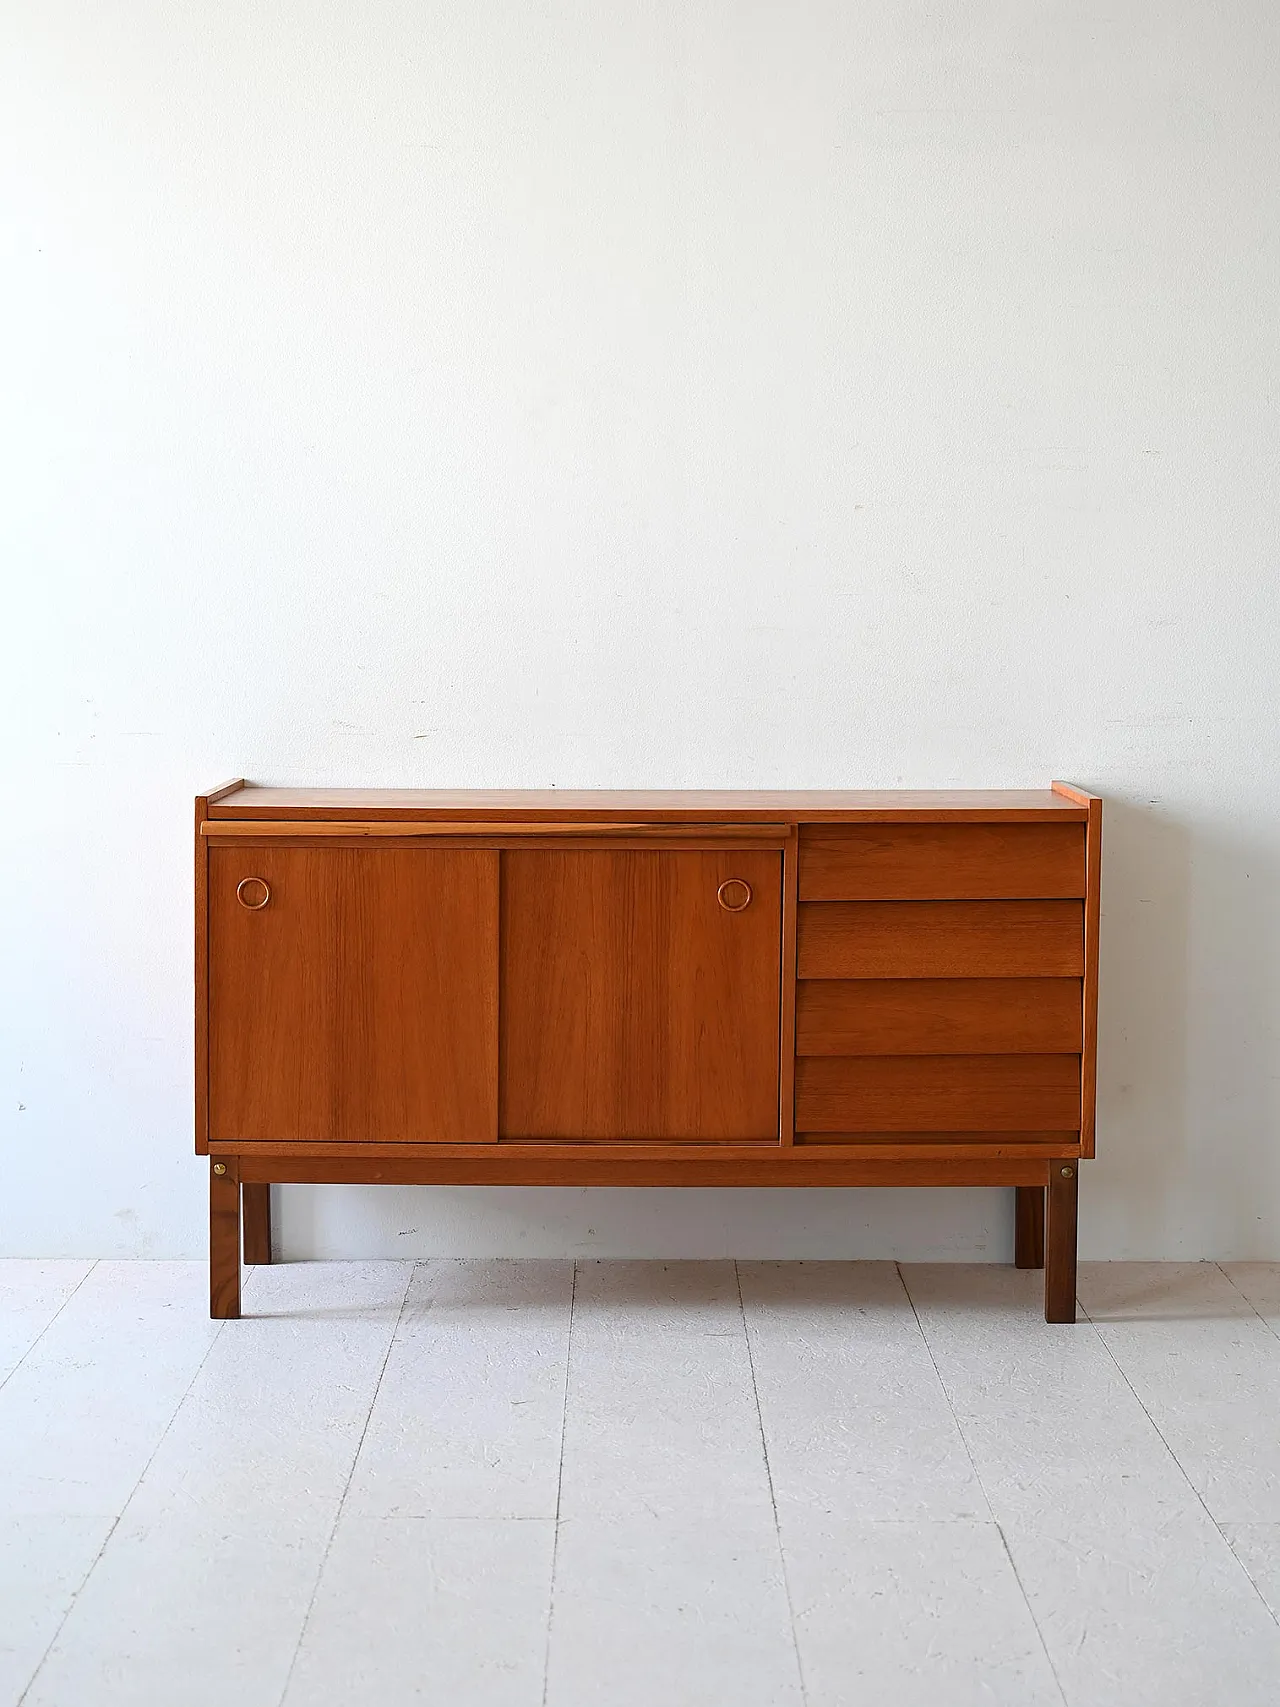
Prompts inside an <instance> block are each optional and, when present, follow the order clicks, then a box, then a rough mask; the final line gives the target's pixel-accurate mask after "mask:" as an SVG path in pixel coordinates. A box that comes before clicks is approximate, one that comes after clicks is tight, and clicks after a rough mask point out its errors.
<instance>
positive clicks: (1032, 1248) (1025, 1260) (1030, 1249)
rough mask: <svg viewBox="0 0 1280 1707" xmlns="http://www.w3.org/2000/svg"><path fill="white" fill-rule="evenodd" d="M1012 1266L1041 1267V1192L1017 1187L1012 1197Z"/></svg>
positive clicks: (1042, 1205) (1042, 1254) (1036, 1188)
mask: <svg viewBox="0 0 1280 1707" xmlns="http://www.w3.org/2000/svg"><path fill="white" fill-rule="evenodd" d="M1013 1262H1014V1267H1015V1268H1043V1267H1044V1190H1043V1188H1042V1187H1041V1186H1036V1185H1020V1186H1018V1187H1017V1189H1016V1192H1015V1196H1014V1209H1013Z"/></svg>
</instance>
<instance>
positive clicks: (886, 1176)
mask: <svg viewBox="0 0 1280 1707" xmlns="http://www.w3.org/2000/svg"><path fill="white" fill-rule="evenodd" d="M1047 1166H1048V1164H1047V1163H1046V1161H1045V1160H1044V1158H1043V1157H1039V1156H1027V1157H1017V1156H1013V1157H1001V1158H998V1159H992V1158H989V1157H976V1156H972V1157H971V1156H965V1155H961V1154H954V1155H951V1156H947V1157H943V1158H931V1157H926V1158H924V1159H923V1160H913V1159H912V1158H910V1157H907V1158H906V1159H902V1158H899V1157H889V1158H887V1159H885V1158H881V1157H875V1156H872V1157H862V1156H849V1155H845V1154H844V1153H843V1152H841V1151H838V1150H830V1151H827V1152H823V1151H821V1150H818V1149H812V1150H809V1149H805V1148H803V1147H801V1146H799V1145H797V1146H795V1147H793V1148H790V1149H785V1150H784V1149H783V1147H782V1146H781V1145H780V1144H772V1145H769V1146H764V1145H761V1146H760V1147H759V1148H757V1149H754V1150H753V1151H751V1152H750V1153H749V1154H741V1153H740V1154H738V1155H733V1154H732V1153H730V1154H726V1155H724V1156H722V1157H713V1158H710V1159H706V1160H703V1159H699V1158H696V1157H693V1156H684V1157H681V1158H680V1159H678V1160H677V1159H676V1158H675V1157H673V1156H671V1155H660V1156H637V1157H618V1156H607V1155H601V1154H598V1153H597V1152H596V1151H595V1150H594V1149H592V1148H591V1147H590V1146H587V1145H582V1146H578V1147H575V1148H572V1149H570V1148H568V1147H566V1149H565V1150H563V1151H561V1152H560V1153H559V1154H554V1155H549V1154H543V1155H541V1156H536V1155H529V1154H522V1153H521V1151H520V1150H518V1149H515V1148H514V1147H511V1146H508V1145H505V1144H496V1145H488V1146H485V1145H480V1144H477V1145H474V1146H472V1147H471V1148H470V1149H468V1150H467V1152H466V1153H465V1154H464V1155H458V1156H448V1155H445V1156H440V1155H434V1154H433V1155H425V1156H412V1157H410V1156H405V1157H403V1158H399V1157H395V1156H387V1157H371V1156H327V1155H326V1156H316V1155H311V1156H271V1155H262V1156H242V1157H241V1158H240V1167H241V1169H242V1171H243V1174H244V1177H245V1178H247V1179H255V1180H274V1181H277V1182H290V1183H298V1184H316V1185H556V1186H565V1185H567V1186H576V1187H577V1186H600V1185H604V1186H656V1187H660V1186H726V1187H739V1186H835V1185H847V1186H867V1185H906V1186H915V1185H920V1186H943V1185H947V1186H951V1185H957V1186H983V1185H1003V1186H1010V1185H1043V1184H1044V1182H1045V1174H1046V1169H1047Z"/></svg>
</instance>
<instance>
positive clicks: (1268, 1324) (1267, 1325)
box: [1213, 1262, 1280, 1340]
mask: <svg viewBox="0 0 1280 1707" xmlns="http://www.w3.org/2000/svg"><path fill="white" fill-rule="evenodd" d="M1213 1266H1214V1267H1215V1268H1216V1269H1217V1271H1218V1273H1219V1274H1220V1275H1221V1276H1222V1278H1223V1279H1224V1280H1225V1281H1226V1283H1227V1285H1228V1286H1229V1287H1230V1288H1231V1290H1232V1291H1233V1292H1234V1293H1235V1295H1236V1297H1237V1298H1243V1299H1244V1301H1245V1303H1246V1304H1247V1305H1248V1306H1249V1308H1250V1309H1251V1310H1252V1311H1253V1313H1254V1315H1255V1316H1256V1317H1257V1318H1258V1320H1259V1321H1260V1322H1261V1323H1262V1325H1263V1327H1264V1328H1265V1329H1266V1330H1267V1332H1268V1333H1269V1334H1271V1335H1272V1336H1273V1337H1274V1338H1275V1339H1278V1340H1280V1329H1277V1328H1274V1327H1273V1326H1272V1325H1271V1322H1270V1321H1269V1320H1268V1318H1267V1317H1266V1316H1264V1315H1263V1314H1262V1311H1261V1310H1259V1308H1258V1306H1257V1305H1256V1304H1255V1303H1254V1301H1253V1299H1252V1298H1250V1296H1249V1294H1248V1293H1247V1292H1242V1291H1241V1290H1240V1288H1239V1287H1238V1286H1237V1285H1236V1283H1235V1281H1234V1280H1232V1278H1231V1276H1230V1275H1229V1274H1228V1273H1227V1271H1226V1269H1225V1268H1223V1266H1222V1264H1221V1263H1220V1262H1216V1263H1214V1265H1213Z"/></svg>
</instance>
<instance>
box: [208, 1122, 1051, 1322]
mask: <svg viewBox="0 0 1280 1707" xmlns="http://www.w3.org/2000/svg"><path fill="white" fill-rule="evenodd" d="M1077 1168H1078V1160H1077V1157H1075V1156H1069V1157H1062V1156H1059V1157H1054V1158H1052V1159H1048V1158H1041V1157H1025V1158H1022V1157H1019V1158H1002V1159H999V1160H992V1159H983V1158H970V1157H965V1156H958V1157H952V1158H929V1159H921V1160H919V1161H902V1160H900V1159H895V1160H886V1161H879V1160H876V1159H874V1158H865V1157H861V1156H859V1157H849V1156H847V1155H839V1154H837V1155H823V1154H821V1153H818V1152H814V1151H809V1152H807V1153H806V1151H805V1150H803V1149H786V1150H784V1151H782V1153H781V1154H780V1153H779V1152H778V1151H776V1150H775V1151H772V1152H765V1153H761V1152H760V1151H757V1152H756V1153H754V1154H752V1153H750V1152H746V1153H744V1152H742V1151H739V1152H737V1153H733V1154H725V1153H723V1152H722V1153H720V1154H718V1155H712V1156H704V1157H690V1156H688V1155H687V1154H686V1155H683V1156H680V1157H674V1158H673V1157H665V1156H652V1155H648V1156H646V1155H640V1156H634V1157H629V1158H624V1157H619V1156H618V1155H617V1154H616V1153H615V1154H614V1155H613V1156H611V1157H610V1156H600V1157H594V1158H593V1157H592V1156H590V1155H587V1154H583V1153H582V1152H577V1153H573V1154H566V1153H565V1152H564V1151H563V1150H561V1151H557V1152H554V1153H552V1152H543V1153H541V1154H538V1153H530V1152H526V1153H524V1154H520V1153H519V1152H513V1151H511V1150H505V1151H504V1150H501V1149H499V1150H497V1151H496V1153H495V1151H494V1150H491V1149H486V1150H483V1151H481V1150H479V1148H478V1147H477V1150H476V1151H475V1152H473V1153H471V1154H462V1155H460V1154H459V1153H457V1152H456V1151H455V1152H454V1153H453V1154H451V1155H440V1156H423V1155H415V1156H404V1157H396V1156H390V1157H376V1158H375V1157H369V1156H333V1155H316V1154H315V1153H314V1152H312V1153H310V1154H307V1155H298V1154H296V1153H293V1154H281V1153H279V1152H275V1153H264V1152H262V1151H258V1152H255V1153H239V1154H236V1153H229V1154H226V1155H223V1156H221V1157H218V1158H214V1159H212V1160H211V1164H210V1173H209V1313H210V1315H211V1316H213V1317H214V1318H215V1319H234V1318H235V1317H237V1316H239V1314H240V1261H241V1197H242V1194H243V1208H244V1260H245V1261H246V1262H248V1263H254V1262H270V1260H271V1199H270V1190H271V1186H272V1185H273V1184H294V1185H547V1186H556V1185H560V1186H566V1185H567V1186H606V1185H609V1186H641V1187H654V1188H657V1187H662V1186H672V1185H684V1186H742V1187H751V1186H786V1187H804V1186H809V1187H813V1186H848V1187H853V1186H911V1185H915V1186H969V1187H975V1186H1005V1187H1008V1186H1013V1187H1014V1188H1015V1191H1016V1200H1015V1201H1016V1210H1015V1238H1014V1246H1015V1259H1014V1260H1015V1262H1016V1264H1017V1266H1018V1267H1019V1268H1038V1267H1041V1266H1043V1268H1044V1276H1045V1294H1044V1296H1045V1320H1046V1321H1047V1322H1074V1321H1075V1319H1076V1300H1075V1287H1076V1210H1077V1186H1078V1180H1077ZM217 1169H221V1170H222V1171H221V1172H216V1171H215V1170H217Z"/></svg>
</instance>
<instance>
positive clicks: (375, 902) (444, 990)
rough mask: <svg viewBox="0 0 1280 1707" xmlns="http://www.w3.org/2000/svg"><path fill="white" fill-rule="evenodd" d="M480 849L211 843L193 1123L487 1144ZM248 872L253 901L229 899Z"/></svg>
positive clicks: (489, 1027) (493, 1044) (492, 901)
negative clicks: (201, 1107)
mask: <svg viewBox="0 0 1280 1707" xmlns="http://www.w3.org/2000/svg"><path fill="white" fill-rule="evenodd" d="M497 863H498V856H497V854H494V853H468V852H462V851H458V850H448V851H436V850H433V849H415V850H413V851H411V852H402V851H399V850H389V849H383V848H376V849H375V848H361V849H358V850H355V851H347V850H343V849H336V848H335V849H329V848H324V849H315V850H313V849H303V848H291V847H277V848H271V849H268V850H260V849H259V850H254V852H253V853H252V855H251V856H249V857H248V858H246V857H245V855H244V854H243V853H242V852H241V851H240V850H239V849H237V848H234V847H214V848H212V849H211V850H210V854H209V940H210V994H209V1006H210V1013H209V1024H210V1036H211V1047H210V1067H211V1073H210V1110H209V1114H210V1132H211V1136H212V1137H214V1138H217V1139H219V1140H224V1139H232V1138H258V1139H305V1140H309V1141H325V1140H348V1141H358V1140H365V1139H370V1140H372V1139H383V1140H396V1139H417V1140H441V1141H444V1140H452V1141H455V1142H457V1141H462V1140H465V1141H467V1142H471V1143H484V1142H493V1141H494V1140H495V1139H496V1137H497V1110H496V1094H497V1054H496V1051H497V1007H496V1003H497V940H498V912H497V908H498V869H497ZM250 875H251V876H256V877H261V878H263V879H264V880H265V881H266V882H267V883H268V884H269V885H270V889H271V899H270V901H269V903H268V904H267V905H266V906H265V907H263V908H262V909H261V910H260V911H250V910H248V909H246V908H245V907H243V906H241V905H240V904H239V902H238V901H237V899H236V886H237V884H238V883H239V881H240V879H241V878H243V877H245V876H250Z"/></svg>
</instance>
